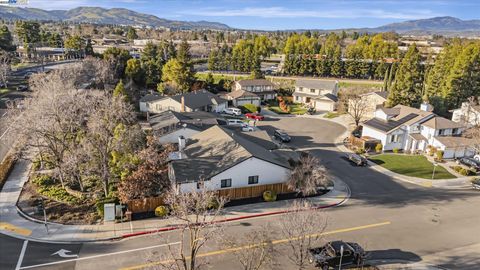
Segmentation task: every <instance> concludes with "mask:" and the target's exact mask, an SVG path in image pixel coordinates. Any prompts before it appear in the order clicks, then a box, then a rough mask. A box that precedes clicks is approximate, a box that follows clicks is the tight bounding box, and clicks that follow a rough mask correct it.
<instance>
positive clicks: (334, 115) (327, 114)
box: [323, 112, 341, 119]
mask: <svg viewBox="0 0 480 270" xmlns="http://www.w3.org/2000/svg"><path fill="white" fill-rule="evenodd" d="M340 115H341V113H338V112H328V113H326V114H325V115H324V116H323V118H328V119H332V118H335V117H339V116H340Z"/></svg>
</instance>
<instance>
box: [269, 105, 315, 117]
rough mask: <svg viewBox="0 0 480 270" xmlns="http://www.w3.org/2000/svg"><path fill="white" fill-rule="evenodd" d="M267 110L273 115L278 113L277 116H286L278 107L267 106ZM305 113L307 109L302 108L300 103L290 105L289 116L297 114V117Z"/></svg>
mask: <svg viewBox="0 0 480 270" xmlns="http://www.w3.org/2000/svg"><path fill="white" fill-rule="evenodd" d="M268 109H269V110H270V111H272V112H274V113H278V114H288V113H286V112H284V111H282V109H280V107H279V106H269V107H268ZM306 113H307V108H305V107H303V105H302V104H300V103H293V104H290V114H297V115H302V114H306Z"/></svg>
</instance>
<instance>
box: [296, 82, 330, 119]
mask: <svg viewBox="0 0 480 270" xmlns="http://www.w3.org/2000/svg"><path fill="white" fill-rule="evenodd" d="M337 94H338V82H337V81H329V80H314V79H310V80H297V82H296V83H295V92H293V101H294V102H297V103H303V104H305V105H307V106H309V107H312V108H315V109H316V110H317V111H329V112H330V111H334V110H335V109H336V108H337V101H338V98H337Z"/></svg>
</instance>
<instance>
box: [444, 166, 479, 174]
mask: <svg viewBox="0 0 480 270" xmlns="http://www.w3.org/2000/svg"><path fill="white" fill-rule="evenodd" d="M450 168H451V169H453V170H454V171H456V172H457V173H459V174H461V175H463V176H472V175H476V173H475V171H474V170H471V169H466V168H463V167H462V166H452V167H450Z"/></svg>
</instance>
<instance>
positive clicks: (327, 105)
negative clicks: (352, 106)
mask: <svg viewBox="0 0 480 270" xmlns="http://www.w3.org/2000/svg"><path fill="white" fill-rule="evenodd" d="M333 104H334V103H333V102H328V101H319V100H317V101H315V109H317V111H327V112H331V111H333Z"/></svg>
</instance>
